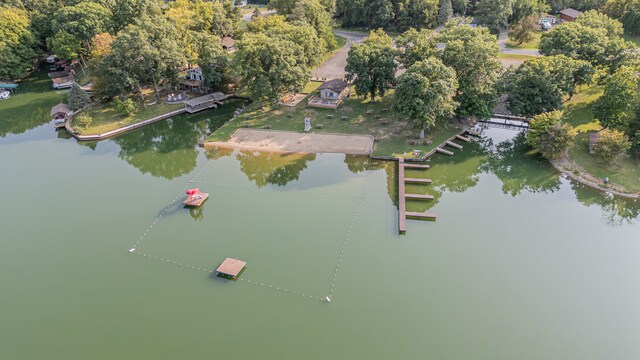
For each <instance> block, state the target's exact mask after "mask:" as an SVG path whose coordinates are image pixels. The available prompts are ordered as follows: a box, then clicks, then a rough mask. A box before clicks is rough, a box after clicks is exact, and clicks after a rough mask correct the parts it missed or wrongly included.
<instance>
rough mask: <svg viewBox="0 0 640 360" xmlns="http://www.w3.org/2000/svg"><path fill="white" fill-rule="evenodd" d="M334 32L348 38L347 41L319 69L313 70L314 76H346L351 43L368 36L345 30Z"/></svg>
mask: <svg viewBox="0 0 640 360" xmlns="http://www.w3.org/2000/svg"><path fill="white" fill-rule="evenodd" d="M333 33H334V34H336V35H338V36H342V37H343V38H345V39H347V43H346V45H345V46H344V47H342V49H340V50H338V52H337V53H335V54H334V55H333V56H332V57H330V58H329V59H328V60H327V61H325V62H324V64H322V65H320V67H318V68H317V69H315V70H314V71H312V72H311V77H312V78H315V79H317V78H320V79H327V80H329V79H342V78H344V75H345V71H344V68H345V67H346V66H347V56H348V55H349V50H350V49H351V45H353V44H354V43H358V42H361V41H362V39H364V38H365V37H367V35H366V34H361V33H355V32H350V31H343V30H334V31H333Z"/></svg>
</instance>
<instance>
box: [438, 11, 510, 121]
mask: <svg viewBox="0 0 640 360" xmlns="http://www.w3.org/2000/svg"><path fill="white" fill-rule="evenodd" d="M438 41H440V42H442V43H444V50H442V52H441V53H440V57H441V59H442V62H443V63H444V64H445V65H447V66H450V67H452V68H453V69H454V70H455V71H456V75H457V78H458V84H459V87H458V91H457V93H456V97H455V100H456V102H458V103H459V104H460V105H459V106H458V109H457V115H458V116H461V117H469V116H474V117H478V118H488V117H490V116H491V115H492V113H493V108H494V107H495V104H496V99H497V96H498V94H497V90H496V84H497V82H498V79H499V78H500V76H501V74H502V72H503V71H504V67H503V66H502V63H501V62H500V60H498V54H499V52H500V47H499V46H498V42H497V39H496V37H495V36H493V35H491V34H490V33H489V30H487V29H486V28H483V27H477V28H474V27H471V26H470V25H469V24H458V23H457V22H456V21H454V20H452V21H450V22H448V23H447V26H446V27H445V29H444V30H443V31H442V32H441V33H440V35H439V37H438Z"/></svg>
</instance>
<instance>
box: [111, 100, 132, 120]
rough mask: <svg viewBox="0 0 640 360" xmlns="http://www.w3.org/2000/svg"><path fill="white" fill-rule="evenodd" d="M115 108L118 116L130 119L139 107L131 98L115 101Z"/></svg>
mask: <svg viewBox="0 0 640 360" xmlns="http://www.w3.org/2000/svg"><path fill="white" fill-rule="evenodd" d="M113 108H114V109H115V110H116V112H117V113H118V115H120V116H122V117H128V116H131V115H133V114H135V112H136V110H137V107H136V103H135V102H134V101H133V100H131V98H129V97H125V98H117V99H115V100H114V101H113Z"/></svg>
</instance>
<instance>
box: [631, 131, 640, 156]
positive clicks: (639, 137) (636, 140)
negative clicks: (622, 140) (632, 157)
mask: <svg viewBox="0 0 640 360" xmlns="http://www.w3.org/2000/svg"><path fill="white" fill-rule="evenodd" d="M631 148H632V149H633V150H635V151H637V152H640V130H638V131H636V133H635V134H634V135H633V139H632V141H631Z"/></svg>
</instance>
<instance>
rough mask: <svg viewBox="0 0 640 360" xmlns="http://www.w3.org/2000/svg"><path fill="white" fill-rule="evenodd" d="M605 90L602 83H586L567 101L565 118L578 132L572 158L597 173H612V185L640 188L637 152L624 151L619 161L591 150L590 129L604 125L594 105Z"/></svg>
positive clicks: (598, 128)
mask: <svg viewBox="0 0 640 360" xmlns="http://www.w3.org/2000/svg"><path fill="white" fill-rule="evenodd" d="M602 92H603V89H602V87H600V86H597V85H591V86H585V87H582V88H580V92H579V93H578V94H576V95H574V96H573V98H572V99H571V100H569V101H568V102H566V103H565V120H566V122H567V123H568V124H569V125H571V127H572V128H573V131H574V134H575V137H574V141H573V145H572V146H571V147H570V148H569V153H568V154H569V159H570V161H572V162H574V163H575V164H576V165H578V166H579V167H580V168H582V169H584V171H585V172H587V173H589V174H591V175H593V176H594V177H597V178H599V179H604V178H605V177H608V178H609V180H610V184H612V185H620V186H623V187H624V188H625V189H627V190H628V191H629V192H640V163H638V161H637V160H636V159H635V158H634V157H633V156H631V155H624V156H623V157H622V158H621V159H619V160H618V161H617V162H615V163H605V162H604V161H602V160H600V159H599V158H597V157H596V156H594V155H591V154H590V153H589V140H588V136H589V133H590V132H593V131H598V130H600V129H601V126H600V123H599V121H598V120H596V119H594V118H593V113H592V111H591V108H592V106H593V102H594V101H595V100H596V99H597V98H598V97H599V96H600V95H602ZM605 187H606V186H605Z"/></svg>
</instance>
